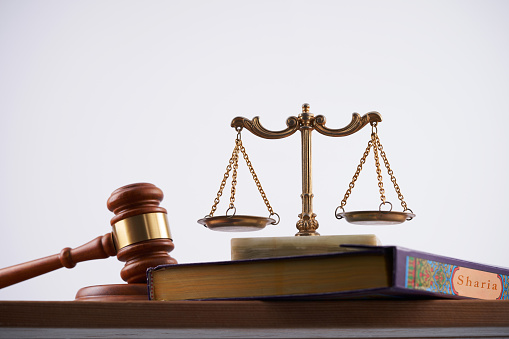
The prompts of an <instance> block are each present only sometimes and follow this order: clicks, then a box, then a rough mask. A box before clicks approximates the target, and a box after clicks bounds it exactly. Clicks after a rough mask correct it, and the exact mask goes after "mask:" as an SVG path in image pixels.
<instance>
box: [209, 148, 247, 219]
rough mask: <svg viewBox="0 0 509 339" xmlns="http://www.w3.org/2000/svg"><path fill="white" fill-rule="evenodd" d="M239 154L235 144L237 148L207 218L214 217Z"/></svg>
mask: <svg viewBox="0 0 509 339" xmlns="http://www.w3.org/2000/svg"><path fill="white" fill-rule="evenodd" d="M238 153H239V150H238V147H237V144H235V147H234V149H233V152H232V156H231V158H230V160H229V162H228V166H226V172H225V174H224V176H223V180H222V181H221V185H220V186H219V191H218V192H217V196H216V198H215V199H214V204H213V205H212V208H211V209H210V213H209V214H208V215H207V217H213V216H214V213H215V212H216V209H217V204H219V198H220V197H221V196H222V195H223V189H224V187H225V186H226V180H228V178H229V176H230V171H231V170H232V166H233V164H234V163H235V155H236V154H237V155H238ZM237 159H238V156H237Z"/></svg>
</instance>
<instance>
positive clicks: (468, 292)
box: [393, 248, 509, 300]
mask: <svg viewBox="0 0 509 339" xmlns="http://www.w3.org/2000/svg"><path fill="white" fill-rule="evenodd" d="M393 271H394V277H393V278H394V280H393V281H394V283H395V286H396V287H399V288H401V287H403V288H405V289H407V290H415V291H416V292H417V291H425V292H429V293H430V294H438V295H442V296H450V297H458V298H474V299H486V300H509V272H508V271H507V270H504V269H498V268H495V267H491V266H485V265H479V264H474V263H468V262H464V261H460V260H455V259H452V258H447V257H440V256H435V255H429V254H426V253H419V252H415V251H405V250H401V249H396V248H395V249H394V270H393Z"/></svg>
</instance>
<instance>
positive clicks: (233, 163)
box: [206, 131, 277, 217]
mask: <svg viewBox="0 0 509 339" xmlns="http://www.w3.org/2000/svg"><path fill="white" fill-rule="evenodd" d="M239 152H242V156H243V158H244V160H245V161H246V164H247V167H248V168H249V172H250V173H251V175H252V177H253V180H254V181H255V183H256V187H257V188H258V191H259V192H260V194H261V196H262V198H263V202H264V203H265V206H267V209H268V211H269V213H270V215H269V217H271V216H273V215H277V213H275V212H274V210H273V209H272V206H271V205H270V203H269V200H268V199H267V195H266V194H265V192H264V190H263V188H262V185H261V183H260V180H258V176H257V175H256V172H255V170H254V168H253V165H252V163H251V161H250V160H249V156H248V155H247V152H246V149H245V147H244V146H243V145H242V138H241V136H240V131H238V134H237V138H236V139H235V148H234V149H233V152H232V156H231V158H230V160H229V162H228V166H226V172H225V174H224V176H223V180H222V181H221V185H220V187H219V191H218V192H217V196H216V198H215V199H214V204H213V205H212V208H211V210H210V213H209V214H208V215H207V216H206V217H213V216H214V213H215V212H216V209H217V205H218V204H219V200H220V197H221V196H222V195H223V190H224V188H225V186H226V181H227V180H228V178H229V176H230V171H231V170H232V169H233V172H232V188H231V195H230V205H229V206H228V211H229V210H230V209H234V210H235V193H236V186H237V173H238V171H237V170H238V167H239ZM228 211H227V212H228ZM234 214H235V212H234Z"/></svg>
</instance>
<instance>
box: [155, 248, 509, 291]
mask: <svg viewBox="0 0 509 339" xmlns="http://www.w3.org/2000/svg"><path fill="white" fill-rule="evenodd" d="M352 247H355V248H357V249H358V251H349V252H340V253H333V254H318V255H305V256H294V257H280V258H262V259H251V260H238V261H221V262H208V263H193V264H176V265H164V266H158V267H155V268H151V269H149V270H148V271H147V280H148V288H149V296H150V299H151V300H168V301H169V300H228V299H234V300H246V299H258V300H266V299H271V300H272V299H295V300H300V299H316V300H319V299H348V298H394V297H396V298H401V297H403V298H475V299H493V300H495V299H499V300H508V299H509V269H506V268H498V267H494V266H489V265H483V264H477V263H473V262H468V261H464V260H459V259H454V258H449V257H445V256H438V255H433V254H430V253H425V252H420V251H413V250H409V249H405V248H401V247H396V246H352Z"/></svg>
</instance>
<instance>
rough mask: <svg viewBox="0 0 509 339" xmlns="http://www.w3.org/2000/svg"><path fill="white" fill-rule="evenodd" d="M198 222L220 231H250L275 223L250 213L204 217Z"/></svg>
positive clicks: (272, 220)
mask: <svg viewBox="0 0 509 339" xmlns="http://www.w3.org/2000/svg"><path fill="white" fill-rule="evenodd" d="M198 223H199V224H201V225H203V226H205V227H207V228H208V229H211V230H214V231H222V232H250V231H259V230H261V229H263V228H265V226H267V225H274V224H277V223H276V220H274V219H272V218H264V217H255V216H251V215H233V216H227V215H222V216H217V217H205V218H203V219H200V220H198Z"/></svg>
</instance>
